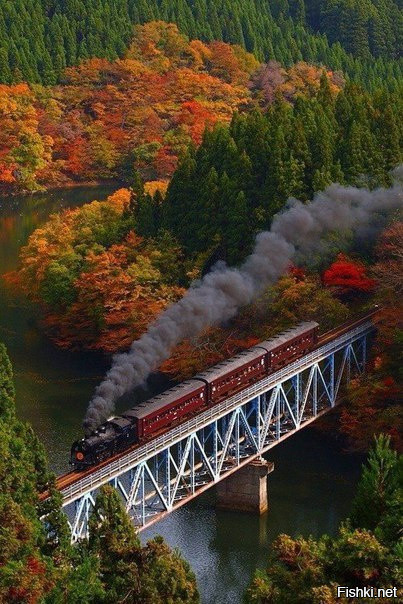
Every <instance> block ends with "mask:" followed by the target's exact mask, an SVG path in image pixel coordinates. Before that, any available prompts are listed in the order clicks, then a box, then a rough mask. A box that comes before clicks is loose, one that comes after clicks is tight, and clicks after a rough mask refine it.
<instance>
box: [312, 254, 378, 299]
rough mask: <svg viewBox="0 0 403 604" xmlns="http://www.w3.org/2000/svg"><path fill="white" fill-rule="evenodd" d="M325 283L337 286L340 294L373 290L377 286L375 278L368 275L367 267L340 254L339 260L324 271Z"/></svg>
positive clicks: (327, 285) (329, 285) (328, 285)
mask: <svg viewBox="0 0 403 604" xmlns="http://www.w3.org/2000/svg"><path fill="white" fill-rule="evenodd" d="M323 283H324V285H325V286H326V287H333V288H336V290H337V293H338V294H340V295H345V294H351V293H358V292H361V293H362V292H371V291H372V290H373V289H374V287H375V281H374V279H370V278H369V277H367V275H366V268H365V266H364V265H362V264H361V263H359V262H356V261H353V260H350V259H349V258H347V257H346V256H345V255H344V254H339V255H338V257H337V260H336V261H335V262H333V264H332V265H331V266H330V267H329V268H328V269H327V270H326V271H325V272H324V274H323Z"/></svg>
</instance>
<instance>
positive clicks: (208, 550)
mask: <svg viewBox="0 0 403 604" xmlns="http://www.w3.org/2000/svg"><path fill="white" fill-rule="evenodd" d="M110 191H111V189H108V188H105V187H97V188H81V189H70V190H67V191H57V192H54V193H52V194H46V195H40V196H34V197H30V198H12V199H1V198H0V274H2V273H6V272H8V271H12V270H14V269H15V268H16V267H17V265H18V252H19V249H20V247H21V246H22V245H24V244H25V243H26V241H27V239H28V237H29V235H30V233H32V231H33V230H34V229H35V228H37V227H39V226H40V225H41V224H42V223H43V222H44V221H45V220H46V218H47V216H49V214H51V213H52V212H55V211H58V210H59V209H61V208H63V207H74V206H79V205H81V204H82V203H85V202H86V201H91V200H92V199H103V198H105V197H106V196H107V195H108V193H109V192H110ZM0 341H2V342H4V343H5V344H6V346H7V349H8V352H9V355H10V358H11V361H12V363H13V366H14V372H15V383H16V390H17V409H18V413H19V415H20V417H21V418H23V419H25V420H28V421H29V422H31V424H32V425H33V426H34V428H35V430H36V432H37V434H38V435H39V437H40V438H41V439H42V441H43V442H44V444H45V446H46V449H47V451H48V453H49V459H50V464H51V466H52V468H53V469H54V470H55V471H56V472H64V471H66V469H67V468H68V466H67V461H68V453H69V447H70V444H71V442H72V441H73V440H74V439H75V438H76V437H77V436H78V435H80V433H81V428H80V426H81V421H82V418H83V414H84V411H85V408H86V405H87V402H88V400H89V397H90V396H91V393H92V391H93V389H94V387H95V386H96V384H97V382H98V381H99V380H100V379H101V377H102V375H103V373H104V371H105V369H106V368H107V367H108V360H107V359H104V358H103V357H101V356H100V355H95V354H88V353H86V354H77V353H74V354H73V353H69V352H65V351H61V350H58V349H57V348H56V347H54V346H53V345H52V344H51V343H50V342H49V341H48V340H47V339H46V338H45V337H44V336H43V334H42V333H41V331H40V329H39V327H38V311H37V309H36V308H35V307H33V306H32V305H31V304H29V303H27V301H26V300H25V299H21V298H18V297H16V296H15V295H14V294H11V293H9V292H8V291H7V290H6V289H5V287H4V283H3V282H2V280H1V279H0ZM269 459H270V460H272V461H274V462H275V471H274V472H273V473H272V474H271V475H270V477H269V493H270V510H269V512H268V513H267V514H265V515H263V516H262V517H260V518H258V517H255V516H249V515H243V514H238V513H231V512H222V511H217V510H216V509H215V493H214V489H211V490H210V491H208V492H207V493H206V494H204V495H202V496H200V497H199V498H197V499H196V500H195V501H193V502H191V503H190V504H188V505H186V506H184V507H182V508H181V509H180V510H178V511H177V512H175V513H173V514H171V515H170V516H169V517H168V518H167V519H165V520H163V521H161V522H160V523H159V524H157V525H155V526H154V527H152V529H149V530H148V531H146V532H144V533H143V534H142V539H143V538H144V539H147V538H149V537H151V536H153V535H155V534H161V535H163V537H165V539H166V540H167V542H168V543H169V544H170V545H171V546H173V547H177V548H179V550H180V551H181V552H182V554H183V556H184V557H185V558H186V559H187V560H188V561H189V562H190V564H191V566H192V568H193V569H194V571H195V572H196V575H197V579H198V584H199V588H200V592H201V595H202V602H203V603H204V604H238V603H239V602H241V600H242V594H243V592H244V590H245V588H246V586H247V584H248V582H249V580H250V577H251V576H252V574H253V571H254V569H255V568H256V567H261V568H263V567H264V566H265V563H266V560H267V556H268V553H269V551H270V544H271V542H272V541H273V539H275V538H276V536H277V535H279V534H280V533H282V532H285V533H289V534H291V535H294V536H295V535H298V534H302V535H305V536H308V535H309V534H312V535H314V536H319V535H320V534H322V533H324V532H327V533H334V532H335V531H336V529H337V526H338V524H339V522H340V520H341V519H343V518H344V517H345V516H346V515H347V514H348V512H349V506H350V503H351V498H352V496H353V492H354V487H355V484H356V482H357V478H358V475H359V468H360V464H361V461H362V460H361V459H359V458H358V457H357V456H353V455H347V454H345V453H343V451H342V450H341V448H340V446H339V445H338V444H337V442H335V441H334V440H333V439H331V438H329V436H328V435H327V434H325V433H321V432H319V431H318V430H316V429H314V428H308V429H306V430H303V431H302V432H300V433H299V434H297V435H296V436H294V437H292V438H290V439H288V440H286V441H285V442H284V443H283V444H281V445H279V446H277V447H276V448H275V449H273V451H272V453H271V454H270V457H269Z"/></svg>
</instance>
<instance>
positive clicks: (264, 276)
mask: <svg viewBox="0 0 403 604" xmlns="http://www.w3.org/2000/svg"><path fill="white" fill-rule="evenodd" d="M402 175H403V166H400V167H399V168H398V169H396V170H395V178H396V181H395V184H394V185H393V186H392V187H391V188H389V189H377V190H374V191H369V190H367V189H358V188H354V187H341V186H339V185H331V186H330V187H329V188H328V189H327V190H326V191H324V192H322V193H319V194H317V195H316V196H315V198H314V200H313V201H312V202H310V203H307V204H303V203H301V202H300V201H298V200H293V199H291V200H289V202H288V204H287V207H286V209H285V210H284V211H283V212H281V213H280V214H277V215H276V216H275V217H274V219H273V222H272V227H271V229H270V231H264V232H261V233H259V234H258V235H257V237H256V242H255V247H254V250H253V252H252V254H251V255H250V256H249V257H248V258H247V259H246V260H245V262H244V263H243V265H242V266H241V267H240V268H230V267H227V266H226V265H221V266H219V267H217V268H216V269H215V270H213V271H211V272H210V273H208V274H207V275H205V277H203V279H201V280H200V281H198V282H196V283H194V284H193V285H192V286H191V287H190V288H189V290H188V291H187V293H186V294H185V296H184V297H183V298H182V299H181V300H179V301H178V302H177V303H176V304H173V305H172V306H170V307H169V308H167V310H165V311H164V312H163V313H162V314H161V315H160V316H159V317H158V318H157V319H156V320H155V321H154V322H153V323H152V324H151V325H150V327H149V329H148V330H147V332H146V333H145V334H144V335H143V336H142V337H141V338H140V339H139V340H136V341H135V342H133V344H132V345H131V347H130V350H129V351H128V352H126V353H123V354H117V355H115V356H114V357H113V362H112V367H111V369H110V370H109V371H108V372H107V374H106V376H105V378H104V380H103V381H102V382H101V384H99V386H98V387H97V388H96V391H95V394H94V397H93V398H92V400H91V401H90V404H89V407H88V410H87V414H86V417H85V420H84V429H85V432H86V434H89V433H91V432H92V431H93V430H94V429H95V428H96V427H97V426H98V425H99V424H101V423H102V422H103V421H105V420H106V419H107V418H108V417H109V416H110V415H111V414H112V413H113V411H114V408H115V402H116V401H117V400H118V399H119V398H120V397H121V396H122V395H123V394H125V393H127V392H129V391H130V390H132V389H133V388H135V387H136V386H138V385H140V384H143V383H144V382H145V381H146V379H147V377H148V376H149V374H150V373H151V372H152V371H154V370H155V369H157V368H158V367H159V365H160V364H161V363H162V362H163V361H164V360H165V359H167V358H168V357H169V356H170V353H171V351H172V349H173V348H174V347H175V346H176V345H177V344H179V343H180V342H181V341H182V340H184V339H185V338H188V337H191V336H195V335H197V334H199V333H200V332H202V331H203V330H204V329H206V328H207V327H209V326H211V325H217V324H219V323H222V322H223V321H226V320H228V319H230V318H232V317H234V316H235V315H236V313H237V312H238V310H239V309H240V308H241V307H242V306H245V305H247V304H249V303H250V302H251V301H252V300H253V299H254V298H256V297H257V296H258V295H259V294H260V293H261V292H262V291H263V290H264V289H265V288H266V287H267V286H268V285H271V284H273V283H275V282H276V281H277V280H278V279H279V277H280V276H281V275H282V274H283V273H284V272H285V271H286V270H287V268H288V266H289V264H290V262H291V261H292V260H294V261H296V260H297V261H298V262H304V261H309V259H310V258H311V257H312V255H314V254H322V253H325V252H326V247H327V245H328V243H327V242H328V239H327V236H328V235H329V234H330V233H332V232H334V231H339V232H341V231H343V232H345V231H350V232H352V233H353V234H358V233H360V232H361V233H363V232H370V231H371V229H372V231H373V230H374V229H375V228H379V226H380V224H381V223H382V221H381V220H380V217H381V216H383V217H384V216H385V215H387V214H389V213H390V212H391V211H392V212H393V211H394V210H396V209H399V208H401V207H402V205H403V190H402V186H401V178H402ZM399 181H400V182H399Z"/></svg>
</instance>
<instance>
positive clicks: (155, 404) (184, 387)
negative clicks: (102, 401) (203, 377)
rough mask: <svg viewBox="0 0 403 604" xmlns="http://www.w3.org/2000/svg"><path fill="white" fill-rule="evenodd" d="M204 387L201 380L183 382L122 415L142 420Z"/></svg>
mask: <svg viewBox="0 0 403 604" xmlns="http://www.w3.org/2000/svg"><path fill="white" fill-rule="evenodd" d="M204 387H205V384H204V383H203V382H202V381H200V380H197V379H191V380H186V381H185V382H182V383H180V384H178V385H177V386H173V388H169V390H165V392H162V393H161V394H158V395H157V396H154V397H153V398H150V399H148V400H147V401H144V403H139V404H138V405H136V406H135V407H132V408H131V409H129V410H128V411H125V412H124V413H122V415H123V416H125V417H130V418H133V417H137V418H138V419H142V418H143V417H146V416H148V415H150V413H153V412H155V411H158V410H159V409H163V408H164V407H166V406H168V405H170V404H171V403H173V402H175V401H177V400H178V399H180V398H182V397H183V396H187V395H188V394H192V393H193V392H195V391H197V390H201V389H203V388H204Z"/></svg>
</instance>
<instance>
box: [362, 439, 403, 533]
mask: <svg viewBox="0 0 403 604" xmlns="http://www.w3.org/2000/svg"><path fill="white" fill-rule="evenodd" d="M400 461H402V460H400ZM401 480H402V466H401V463H399V460H398V456H397V453H396V451H394V450H393V449H391V446H390V438H389V437H387V436H385V435H383V434H381V435H380V436H379V437H377V438H376V439H375V446H374V447H373V448H372V449H371V451H370V453H369V456H368V460H367V462H366V464H365V465H364V466H363V470H362V475H361V479H360V482H359V483H358V487H357V493H356V496H355V499H354V501H353V506H352V513H351V522H352V524H353V526H355V527H358V526H359V527H363V528H366V529H370V530H374V529H375V528H376V527H377V525H378V524H379V522H380V520H381V518H382V517H383V516H384V515H385V513H386V511H387V509H388V507H389V505H390V504H391V503H392V500H393V498H394V496H395V495H396V493H397V491H398V489H399V488H401V487H402V484H401Z"/></svg>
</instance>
